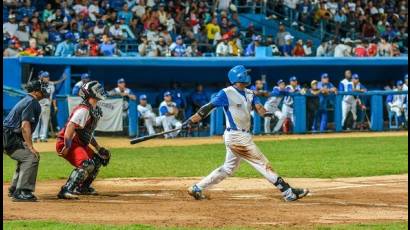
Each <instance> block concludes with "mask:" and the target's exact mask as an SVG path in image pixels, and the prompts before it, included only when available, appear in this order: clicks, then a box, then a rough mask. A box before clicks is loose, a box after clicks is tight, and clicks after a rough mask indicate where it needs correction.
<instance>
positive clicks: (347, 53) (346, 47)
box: [334, 38, 353, 57]
mask: <svg viewBox="0 0 410 230" xmlns="http://www.w3.org/2000/svg"><path fill="white" fill-rule="evenodd" d="M342 42H343V43H339V44H337V45H336V47H335V53H334V57H351V56H352V44H353V41H352V40H351V39H350V38H346V39H344V40H342Z"/></svg>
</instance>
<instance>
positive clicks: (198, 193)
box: [188, 185, 206, 200]
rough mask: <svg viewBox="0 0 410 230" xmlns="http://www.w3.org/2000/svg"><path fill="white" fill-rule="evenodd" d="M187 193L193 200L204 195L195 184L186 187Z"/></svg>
mask: <svg viewBox="0 0 410 230" xmlns="http://www.w3.org/2000/svg"><path fill="white" fill-rule="evenodd" d="M188 194H189V195H190V196H192V197H193V198H195V200H204V199H206V196H205V195H204V194H203V193H202V190H201V189H200V188H199V187H198V186H197V185H194V186H192V187H190V188H189V189H188Z"/></svg>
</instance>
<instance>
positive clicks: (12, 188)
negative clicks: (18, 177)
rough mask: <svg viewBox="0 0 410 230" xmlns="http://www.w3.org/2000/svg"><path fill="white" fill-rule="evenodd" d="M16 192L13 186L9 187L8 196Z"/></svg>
mask: <svg viewBox="0 0 410 230" xmlns="http://www.w3.org/2000/svg"><path fill="white" fill-rule="evenodd" d="M15 192H16V188H15V187H9V192H8V194H7V195H8V197H12V196H13V194H14V193H15Z"/></svg>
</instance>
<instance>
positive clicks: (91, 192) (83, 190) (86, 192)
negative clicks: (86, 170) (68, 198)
mask: <svg viewBox="0 0 410 230" xmlns="http://www.w3.org/2000/svg"><path fill="white" fill-rule="evenodd" d="M73 193H74V194H75V195H92V196H96V195H98V192H97V191H96V190H95V189H94V188H93V187H91V186H89V187H88V188H76V189H75V190H74V192H73Z"/></svg>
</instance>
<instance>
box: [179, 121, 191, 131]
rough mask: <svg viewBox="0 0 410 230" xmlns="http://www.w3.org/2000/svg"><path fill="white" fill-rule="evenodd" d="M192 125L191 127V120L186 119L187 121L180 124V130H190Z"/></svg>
mask: <svg viewBox="0 0 410 230" xmlns="http://www.w3.org/2000/svg"><path fill="white" fill-rule="evenodd" d="M192 125H193V123H192V121H191V119H188V120H186V121H185V122H184V123H182V126H181V128H182V129H183V130H187V129H189V128H191V127H192Z"/></svg>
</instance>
